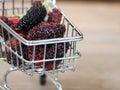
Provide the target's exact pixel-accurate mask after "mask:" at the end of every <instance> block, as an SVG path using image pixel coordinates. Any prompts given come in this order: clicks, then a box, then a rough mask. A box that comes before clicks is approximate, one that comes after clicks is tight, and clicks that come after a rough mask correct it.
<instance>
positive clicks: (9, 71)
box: [3, 67, 18, 90]
mask: <svg viewBox="0 0 120 90" xmlns="http://www.w3.org/2000/svg"><path fill="white" fill-rule="evenodd" d="M17 70H18V68H15V67H12V68H10V69H9V70H8V71H7V72H6V73H5V75H4V86H3V88H4V89H3V90H10V88H9V87H8V85H7V76H8V74H9V73H11V72H13V71H17Z"/></svg>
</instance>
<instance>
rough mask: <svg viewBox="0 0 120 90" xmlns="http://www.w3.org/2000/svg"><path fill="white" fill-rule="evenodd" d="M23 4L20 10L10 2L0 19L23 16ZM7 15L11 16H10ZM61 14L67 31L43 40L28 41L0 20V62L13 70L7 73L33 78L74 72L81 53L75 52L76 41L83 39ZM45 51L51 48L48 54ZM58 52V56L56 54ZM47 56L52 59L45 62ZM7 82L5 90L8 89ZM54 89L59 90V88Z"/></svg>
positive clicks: (24, 11) (24, 10) (25, 8)
mask: <svg viewBox="0 0 120 90" xmlns="http://www.w3.org/2000/svg"><path fill="white" fill-rule="evenodd" d="M23 1H24V0H22V7H21V8H19V7H15V6H14V4H15V1H14V0H13V2H12V4H13V5H12V6H13V7H12V8H9V9H8V8H2V9H1V10H2V12H3V13H2V15H5V16H8V17H13V16H14V15H15V12H16V11H17V13H26V11H27V10H28V9H29V7H24V2H23ZM2 3H5V2H2ZM3 5H4V4H3ZM50 5H52V7H53V6H54V7H56V5H55V4H53V3H50ZM3 7H4V6H3ZM8 13H11V15H10V14H8ZM61 14H62V15H63V18H64V20H63V22H64V25H65V27H66V31H65V34H64V37H61V38H51V39H44V40H27V39H25V38H23V37H22V36H20V35H19V34H18V33H16V32H15V31H14V30H13V29H11V28H10V27H9V26H8V25H7V24H6V23H4V22H3V21H2V20H1V19H0V26H1V27H0V57H1V60H5V61H6V62H7V63H8V64H10V65H11V66H12V70H11V69H10V70H9V71H15V70H20V71H22V72H24V73H26V74H28V75H33V74H34V73H38V74H40V75H43V74H47V73H58V72H65V71H66V70H75V68H76V59H77V58H79V57H80V53H79V51H78V50H77V41H80V40H82V39H83V35H82V33H81V32H80V31H78V30H77V28H76V27H75V26H74V25H73V24H72V22H71V21H70V20H69V19H68V18H67V17H66V16H65V15H64V13H63V12H61ZM6 37H7V38H6ZM11 40H12V42H11ZM48 47H53V48H52V50H51V51H50V49H48ZM59 48H60V49H59ZM38 50H40V52H42V58H39V57H37V53H38ZM60 51H61V53H60V54H59V52H60ZM28 53H29V54H28ZM25 54H26V55H27V56H26V55H25ZM48 55H51V56H52V57H51V58H47V56H48ZM28 57H30V58H28ZM6 76H7V75H6ZM6 81H7V80H5V85H4V88H7V89H8V87H7V82H6ZM57 87H58V89H59V90H62V88H60V85H58V86H57Z"/></svg>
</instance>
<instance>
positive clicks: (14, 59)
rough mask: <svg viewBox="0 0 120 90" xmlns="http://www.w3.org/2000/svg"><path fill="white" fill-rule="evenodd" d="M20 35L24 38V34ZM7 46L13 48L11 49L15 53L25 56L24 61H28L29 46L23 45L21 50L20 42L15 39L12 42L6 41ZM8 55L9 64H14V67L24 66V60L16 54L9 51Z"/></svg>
mask: <svg viewBox="0 0 120 90" xmlns="http://www.w3.org/2000/svg"><path fill="white" fill-rule="evenodd" d="M20 35H21V36H22V37H24V35H23V34H22V33H20ZM6 45H7V46H9V47H11V49H12V50H13V51H14V52H17V54H18V55H20V56H23V58H24V59H26V60H28V52H27V46H25V45H23V44H21V47H22V48H20V42H19V41H18V40H15V39H14V38H13V37H12V38H11V39H10V40H8V41H6ZM6 53H7V59H8V63H9V64H12V62H13V65H14V66H17V65H21V64H22V60H21V59H20V58H18V57H17V56H16V55H15V54H14V53H12V52H11V51H10V50H7V52H6Z"/></svg>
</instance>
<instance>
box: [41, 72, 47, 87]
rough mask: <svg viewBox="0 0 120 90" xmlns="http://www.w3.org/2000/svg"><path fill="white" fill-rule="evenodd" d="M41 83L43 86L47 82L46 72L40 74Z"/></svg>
mask: <svg viewBox="0 0 120 90" xmlns="http://www.w3.org/2000/svg"><path fill="white" fill-rule="evenodd" d="M40 84H41V85H43V86H44V85H45V84H46V75H45V74H44V75H42V76H40Z"/></svg>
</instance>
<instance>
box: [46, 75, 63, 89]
mask: <svg viewBox="0 0 120 90" xmlns="http://www.w3.org/2000/svg"><path fill="white" fill-rule="evenodd" d="M46 74H47V76H48V78H49V79H50V80H51V81H52V82H53V84H54V85H55V86H56V87H57V89H58V90H63V89H62V85H61V84H60V82H59V80H58V74H57V75H56V76H55V77H52V75H50V74H49V73H46Z"/></svg>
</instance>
